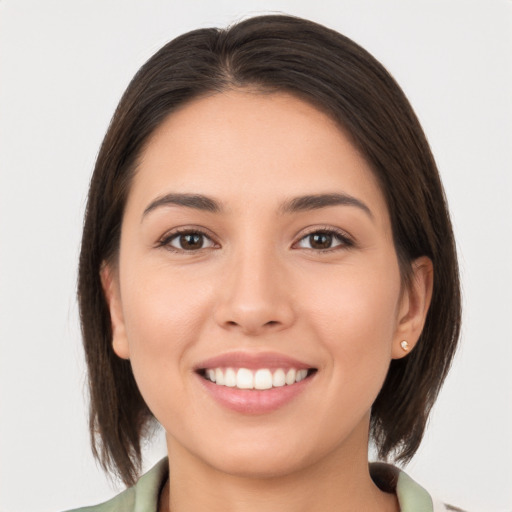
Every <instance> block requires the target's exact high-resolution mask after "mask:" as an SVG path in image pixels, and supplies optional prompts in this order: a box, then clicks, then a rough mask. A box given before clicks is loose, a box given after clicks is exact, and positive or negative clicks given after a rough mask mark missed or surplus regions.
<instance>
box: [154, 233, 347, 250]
mask: <svg viewBox="0 0 512 512" xmlns="http://www.w3.org/2000/svg"><path fill="white" fill-rule="evenodd" d="M184 235H198V236H200V237H203V244H204V239H207V240H209V241H210V243H211V244H212V245H211V246H210V247H203V246H201V247H199V248H197V249H189V250H187V249H183V248H178V247H173V246H172V245H171V242H172V241H174V240H176V239H178V238H179V237H181V236H184ZM313 235H327V236H330V237H332V241H337V242H339V243H338V244H337V245H335V246H334V247H328V248H325V249H315V248H313V247H302V249H306V250H308V251H313V252H315V253H320V254H325V253H329V252H333V251H337V250H341V249H348V248H351V247H354V245H355V243H354V241H353V239H352V238H351V237H350V236H349V235H348V234H347V233H345V232H344V231H341V230H338V229H334V228H332V227H322V228H318V227H317V228H315V229H312V230H311V231H310V232H308V233H306V234H304V235H303V236H302V237H301V238H300V239H299V240H298V241H297V242H294V244H293V245H292V249H295V248H301V247H297V246H298V245H299V244H300V243H301V242H303V241H304V240H306V239H308V238H309V237H311V236H313ZM203 244H202V245H203ZM216 245H217V246H218V244H217V243H216V242H215V241H214V240H213V238H212V237H211V236H210V235H208V234H207V233H205V232H204V231H202V230H201V229H193V228H179V229H175V230H174V231H172V233H168V234H166V235H164V236H163V237H162V238H161V239H160V240H159V241H158V242H157V244H156V247H163V248H165V249H167V250H169V251H171V252H176V253H186V252H190V253H196V252H198V251H202V250H209V249H213V248H215V246H216Z"/></svg>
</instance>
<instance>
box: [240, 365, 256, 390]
mask: <svg viewBox="0 0 512 512" xmlns="http://www.w3.org/2000/svg"><path fill="white" fill-rule="evenodd" d="M236 387H237V388H239V389H254V375H253V374H252V372H251V370H248V369H247V368H240V370H238V373H237V374H236Z"/></svg>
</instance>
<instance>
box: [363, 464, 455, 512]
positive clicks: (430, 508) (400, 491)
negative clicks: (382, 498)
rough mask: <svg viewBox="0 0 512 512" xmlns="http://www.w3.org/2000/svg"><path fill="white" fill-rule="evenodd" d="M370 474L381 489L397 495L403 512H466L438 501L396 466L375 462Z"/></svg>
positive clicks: (371, 466)
mask: <svg viewBox="0 0 512 512" xmlns="http://www.w3.org/2000/svg"><path fill="white" fill-rule="evenodd" d="M370 474H371V476H372V479H373V481H374V482H375V484H376V485H377V486H378V487H379V488H380V489H382V490H383V491H386V492H395V493H396V495H397V498H398V503H399V504H400V510H401V511H402V512H450V511H454V512H455V511H458V512H464V511H463V510H461V509H459V508H456V507H453V506H451V505H446V504H444V503H441V502H440V501H439V500H436V499H435V498H433V497H432V496H431V495H430V494H429V493H428V491H427V490H426V489H424V488H423V487H422V486H421V485H419V484H418V483H417V482H415V481H414V480H413V479H412V478H411V477H410V476H409V475H408V474H407V473H405V472H404V471H402V470H401V469H399V468H397V467H395V466H392V465H390V464H384V463H381V462H375V463H372V464H370Z"/></svg>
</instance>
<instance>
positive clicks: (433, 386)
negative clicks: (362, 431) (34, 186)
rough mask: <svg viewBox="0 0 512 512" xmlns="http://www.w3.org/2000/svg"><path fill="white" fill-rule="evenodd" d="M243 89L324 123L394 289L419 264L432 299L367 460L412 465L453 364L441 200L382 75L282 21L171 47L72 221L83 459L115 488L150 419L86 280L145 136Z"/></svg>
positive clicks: (154, 61)
mask: <svg viewBox="0 0 512 512" xmlns="http://www.w3.org/2000/svg"><path fill="white" fill-rule="evenodd" d="M244 87H250V88H252V89H254V88H256V89H259V90H261V91H262V92H264V91H270V92H272V91H286V92H289V93H292V94H295V95H297V96H298V97H300V98H302V99H303V100H305V101H308V102H310V103H312V104H314V105H315V106H316V107H318V108H320V109H321V110H323V111H324V112H326V113H328V114H329V115H330V116H331V117H332V118H333V119H334V120H336V121H337V122H338V123H339V125H340V126H341V127H343V129H344V130H345V131H346V132H347V133H348V134H350V136H351V137H352V140H353V142H354V144H355V145H356V146H357V147H358V148H359V150H360V151H361V153H362V154H363V155H364V157H365V158H366V160H367V161H368V163H369V164H370V165H371V167H372V169H373V171H374V173H375V175H376V177H377V179H378V180H379V182H380V185H381V189H382V191H383V193H384V196H385V198H386V201H387V205H388V209H389V213H390V217H391V223H392V229H393V236H394V244H395V248H396V251H397V255H398V259H399V262H400V268H401V272H402V278H403V279H404V282H405V283H407V280H408V278H409V276H410V269H411V262H412V261H413V260H414V259H415V258H418V257H419V256H423V255H426V256H428V257H429V258H431V260H432V262H433V266H434V271H435V278H434V290H433V297H432V302H431V306H430V310H429V313H428V316H427V319H426V324H425V327H424V330H423V332H422V335H421V337H420V340H419V342H418V344H417V346H416V348H415V349H414V351H412V353H411V354H409V355H408V356H407V357H405V358H403V359H399V360H394V361H392V362H391V366H390V368H389V372H388V375H387V378H386V381H385V383H384V385H383V388H382V390H381V392H380V394H379V395H378V397H377V399H376V401H375V403H374V404H373V407H372V415H371V436H372V439H373V441H374V442H375V445H376V447H377V450H378V453H379V456H380V457H382V458H384V459H386V458H390V457H393V458H394V459H395V460H399V461H407V460H409V459H410V458H411V457H412V456H413V455H414V453H415V452H416V450H417V449H418V446H419V444H420V442H421V439H422V436H423V433H424V430H425V425H426V422H427V418H428V415H429V412H430V410H431V407H432V405H433V403H434V401H435V399H436V397H437V395H438V392H439V390H440V387H441V385H442V382H443V380H444V378H445V376H446V374H447V371H448V368H449V366H450V363H451V361H452V357H453V354H454V352H455V348H456V344H457V340H458V337H459V329H460V290H459V277H458V266H457V256H456V250H455V243H454V238H453V233H452V228H451V223H450V218H449V214H448V210H447V206H446V201H445V197H444V193H443V188H442V185H441V181H440V178H439V174H438V171H437V168H436V164H435V162H434V159H433V157H432V154H431V152H430V149H429V146H428V143H427V141H426V139H425V135H424V133H423V131H422V129H421V127H420V125H419V122H418V120H417V118H416V116H415V114H414V112H413V110H412V108H411V106H410V105H409V102H408V101H407V99H406V97H405V96H404V94H403V92H402V90H401V89H400V87H399V86H398V85H397V84H396V82H395V81H394V80H393V78H392V77H391V76H390V75H389V73H388V72H387V71H386V70H385V69H384V67H383V66H382V65H381V64H380V63H379V62H377V61H376V60H375V59H374V58H373V57H372V56H371V55H370V54H369V53H368V52H366V51H365V50H364V49H362V48H361V47H360V46H358V45H357V44H356V43H354V42H353V41H351V40H350V39H348V38H346V37H345V36H343V35H341V34H339V33H337V32H335V31H333V30H330V29H328V28H325V27H323V26H321V25H318V24H316V23H313V22H311V21H307V20H303V19H299V18H294V17H290V16H279V15H272V16H260V17H255V18H251V19H247V20H245V21H242V22H240V23H238V24H236V25H233V26H232V27H230V28H228V29H226V30H220V29H214V28H211V29H200V30H196V31H192V32H189V33H187V34H184V35H182V36H180V37H177V38H176V39H174V40H173V41H171V42H170V43H168V44H166V45H165V46H164V47H163V48H162V49H161V50H159V51H158V52H157V53H156V54H155V55H154V56H153V57H151V58H150V59H149V61H148V62H147V63H146V64H144V65H143V66H142V68H141V69H140V70H139V71H138V73H137V74H136V75H135V77H134V78H133V80H132V82H131V83H130V85H129V86H128V89H127V90H126V92H125V93H124V95H123V97H122V99H121V101H120V103H119V106H118V107H117V110H116V112H115V114H114V117H113V118H112V121H111V124H110V126H109V129H108V131H107V134H106V136H105V139H104V141H103V144H102V146H101V149H100V152H99V155H98V159H97V162H96V166H95V169H94V174H93V176H92V180H91V185H90V191H89V198H88V203H87V210H86V215H85V221H84V232H83V238H82V249H81V254H80V268H79V281H78V298H79V305H80V314H81V322H82V332H83V340H84V346H85V353H86V358H87V364H88V369H89V386H90V430H91V437H92V445H93V451H94V453H95V455H96V456H97V458H98V459H99V460H100V462H101V463H102V465H103V467H104V468H105V469H107V470H110V471H112V472H114V473H117V474H118V475H119V476H120V477H121V478H122V479H123V480H124V482H125V483H126V484H132V483H134V481H135V480H136V478H137V476H138V472H139V470H140V463H141V440H142V439H143V438H144V436H145V435H146V434H147V433H148V427H149V426H151V422H152V420H153V417H152V414H151V412H150V411H149V409H148V408H147V406H146V404H145V402H144V400H143V399H142V397H141V395H140V393H139V391H138V389H137V385H136V383H135V380H134V377H133V374H132V370H131V367H130V362H129V361H126V360H122V359H120V358H118V357H117V356H116V355H115V354H114V352H113V349H112V339H111V338H112V333H111V323H110V315H109V309H108V306H107V303H106V300H105V297H104V295H103V290H102V286H101V281H100V268H101V266H102V264H103V263H104V262H105V261H111V262H112V261H114V260H115V258H116V255H117V251H118V247H119V239H120V227H121V222H122V218H123V210H124V207H125V203H126V198H127V195H128V193H129V188H130V182H131V178H132V176H133V173H134V172H135V167H136V163H137V158H138V157H139V156H140V154H141V152H142V151H143V149H144V146H145V144H146V143H147V141H148V138H149V137H150V135H151V134H152V133H153V132H154V130H155V129H156V128H157V127H158V126H159V125H160V124H161V123H162V121H163V120H164V119H165V118H166V117H167V116H168V115H169V114H171V113H172V112H173V111H175V110H176V109H177V108H178V107H180V106H182V105H184V104H185V103H186V102H187V101H190V100H191V99H193V98H196V97H198V96H200V95H204V94H208V93H214V92H222V91H225V90H227V89H233V88H244Z"/></svg>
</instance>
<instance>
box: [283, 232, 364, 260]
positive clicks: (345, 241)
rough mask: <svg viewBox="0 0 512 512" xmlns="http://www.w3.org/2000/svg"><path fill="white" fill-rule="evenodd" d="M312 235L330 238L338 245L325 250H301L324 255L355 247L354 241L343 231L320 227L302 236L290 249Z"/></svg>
mask: <svg viewBox="0 0 512 512" xmlns="http://www.w3.org/2000/svg"><path fill="white" fill-rule="evenodd" d="M312 235H327V236H331V237H332V239H333V242H334V241H337V242H339V243H338V244H337V245H335V246H334V247H328V248H326V249H314V248H312V247H302V249H306V250H308V251H313V252H315V253H320V254H326V253H330V252H333V251H339V250H342V249H349V248H351V247H354V246H355V242H354V240H353V239H352V238H351V237H350V236H349V235H348V234H347V233H345V232H344V231H342V230H340V229H335V228H332V227H327V226H326V227H320V228H319V227H315V228H314V229H312V230H311V231H309V232H308V233H306V234H304V235H303V236H302V237H301V238H300V239H299V240H298V241H297V242H295V243H294V244H293V246H292V247H296V246H297V245H298V244H300V243H301V242H302V241H304V240H306V239H308V238H309V237H311V236H312Z"/></svg>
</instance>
